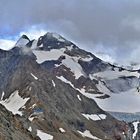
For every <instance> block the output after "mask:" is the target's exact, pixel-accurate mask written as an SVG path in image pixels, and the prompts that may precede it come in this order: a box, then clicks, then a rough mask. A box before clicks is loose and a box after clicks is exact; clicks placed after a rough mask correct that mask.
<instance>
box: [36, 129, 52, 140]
mask: <svg viewBox="0 0 140 140" xmlns="http://www.w3.org/2000/svg"><path fill="white" fill-rule="evenodd" d="M37 136H39V137H40V139H41V140H53V136H52V135H50V134H47V133H44V132H42V131H41V130H37Z"/></svg>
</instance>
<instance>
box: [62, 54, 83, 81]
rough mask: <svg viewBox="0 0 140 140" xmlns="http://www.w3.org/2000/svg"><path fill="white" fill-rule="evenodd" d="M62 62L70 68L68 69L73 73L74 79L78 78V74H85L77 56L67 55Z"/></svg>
mask: <svg viewBox="0 0 140 140" xmlns="http://www.w3.org/2000/svg"><path fill="white" fill-rule="evenodd" d="M62 64H63V65H65V66H66V67H67V68H70V70H71V71H72V72H73V73H74V76H75V78H76V79H78V78H79V77H80V76H84V75H85V74H84V72H83V69H82V67H81V65H80V64H79V63H78V60H77V58H70V57H69V56H67V57H66V59H64V60H63V61H62Z"/></svg>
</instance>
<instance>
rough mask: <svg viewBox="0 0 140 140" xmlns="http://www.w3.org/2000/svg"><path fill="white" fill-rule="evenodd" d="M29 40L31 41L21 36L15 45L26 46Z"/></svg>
mask: <svg viewBox="0 0 140 140" xmlns="http://www.w3.org/2000/svg"><path fill="white" fill-rule="evenodd" d="M28 42H29V40H28V39H25V38H20V39H19V40H18V42H17V43H16V44H15V46H18V47H24V46H25V45H26V44H27V43H28Z"/></svg>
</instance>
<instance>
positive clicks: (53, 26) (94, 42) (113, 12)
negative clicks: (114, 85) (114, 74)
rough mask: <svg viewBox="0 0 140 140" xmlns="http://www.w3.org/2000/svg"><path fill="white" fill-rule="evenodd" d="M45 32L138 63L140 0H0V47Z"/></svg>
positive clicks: (111, 58) (111, 57) (112, 58)
mask: <svg viewBox="0 0 140 140" xmlns="http://www.w3.org/2000/svg"><path fill="white" fill-rule="evenodd" d="M47 31H53V32H57V33H60V34H62V35H63V36H65V37H66V38H68V39H70V40H72V41H74V42H75V43H76V44H78V45H79V46H81V47H82V48H85V49H87V50H88V51H92V52H93V53H96V54H98V55H99V56H103V58H104V59H106V60H109V61H115V62H119V63H130V62H137V63H139V62H140V57H139V54H140V0H69V1H68V0H0V45H1V46H2V47H6V46H8V45H9V44H12V45H13V44H14V43H12V41H9V40H16V39H17V37H18V36H19V35H21V33H24V32H25V33H28V34H29V33H30V35H31V33H33V35H40V34H44V33H45V32H47ZM32 37H33V36H32ZM7 40H8V41H7Z"/></svg>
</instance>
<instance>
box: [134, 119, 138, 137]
mask: <svg viewBox="0 0 140 140" xmlns="http://www.w3.org/2000/svg"><path fill="white" fill-rule="evenodd" d="M138 124H139V122H138V121H137V122H133V125H134V130H135V132H134V133H133V139H134V138H135V137H136V135H137V132H138Z"/></svg>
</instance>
